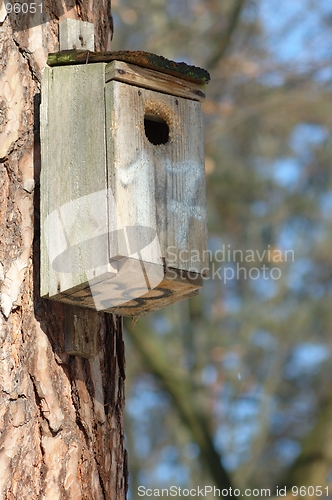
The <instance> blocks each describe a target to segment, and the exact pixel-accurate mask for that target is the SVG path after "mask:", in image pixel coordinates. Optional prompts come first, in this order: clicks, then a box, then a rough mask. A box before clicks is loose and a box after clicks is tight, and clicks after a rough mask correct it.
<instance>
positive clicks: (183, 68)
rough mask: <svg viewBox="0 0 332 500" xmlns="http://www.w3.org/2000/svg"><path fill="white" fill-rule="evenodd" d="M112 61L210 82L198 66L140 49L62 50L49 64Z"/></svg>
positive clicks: (200, 81)
mask: <svg viewBox="0 0 332 500" xmlns="http://www.w3.org/2000/svg"><path fill="white" fill-rule="evenodd" d="M111 61H124V62H127V63H130V64H135V65H137V66H141V67H143V68H150V69H153V70H155V71H158V72H160V73H168V74H169V75H172V76H175V77H178V78H184V79H186V80H188V81H192V82H194V83H196V84H199V85H203V84H205V83H209V81H210V75H209V73H208V72H207V71H206V70H205V69H203V68H198V67H196V66H190V65H188V64H186V63H184V62H180V63H178V62H175V61H170V60H169V59H166V57H163V56H159V55H157V54H151V53H150V52H143V51H140V50H135V51H130V50H119V51H112V52H102V51H99V52H90V51H89V50H62V51H61V52H56V53H52V54H49V55H48V58H47V64H49V66H62V65H66V64H70V65H77V64H91V63H92V64H95V63H101V62H104V63H107V62H111Z"/></svg>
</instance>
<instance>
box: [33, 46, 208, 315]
mask: <svg viewBox="0 0 332 500" xmlns="http://www.w3.org/2000/svg"><path fill="white" fill-rule="evenodd" d="M48 64H49V67H47V68H46V69H45V70H44V74H43V81H42V102H41V146H42V170H41V296H42V297H47V298H49V299H53V300H57V301H61V302H65V303H69V304H74V305H78V306H81V307H87V308H92V309H95V310H104V311H109V312H114V313H116V314H120V315H128V316H141V315H143V314H145V313H147V312H150V311H154V310H157V309H160V308H162V307H165V306H167V305H168V304H171V303H173V302H176V301H178V300H182V299H185V298H188V297H191V296H193V295H195V294H196V293H197V292H198V290H199V288H200V287H201V286H202V283H203V278H204V275H206V273H207V267H208V265H207V262H206V254H207V252H206V251H205V250H206V239H207V232H206V209H205V176H204V150H203V124H202V114H201V106H200V101H201V100H202V99H203V98H204V92H203V91H204V84H205V83H206V82H207V81H208V79H209V77H208V73H206V72H205V71H204V70H202V69H199V68H195V67H192V66H188V65H186V64H184V63H181V64H178V63H174V62H171V61H168V60H166V59H164V58H162V57H159V56H155V55H153V54H147V53H142V52H134V53H131V52H107V53H105V52H104V53H91V52H88V51H62V52H58V53H56V54H50V55H49V59H48Z"/></svg>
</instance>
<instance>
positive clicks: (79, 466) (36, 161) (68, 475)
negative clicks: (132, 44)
mask: <svg viewBox="0 0 332 500" xmlns="http://www.w3.org/2000/svg"><path fill="white" fill-rule="evenodd" d="M28 5H30V4H29V3H28ZM37 5H39V4H37ZM41 10H42V12H38V11H37V13H36V15H35V16H32V15H29V14H28V13H27V14H24V15H23V14H21V16H18V15H17V16H16V17H15V16H13V15H11V16H8V15H6V10H5V7H4V4H2V3H1V1H0V184H1V187H0V203H1V213H0V224H1V226H0V249H1V252H0V280H1V313H0V345H1V349H0V356H1V370H0V499H6V500H7V499H18V498H19V499H25V498H29V499H37V498H38V499H71V500H73V499H75V500H76V499H89V500H91V499H98V500H99V499H124V498H125V490H126V482H127V481H126V475H127V473H126V454H125V450H124V442H123V418H122V417H123V415H122V413H123V403H124V350H123V340H122V324H121V319H120V318H116V317H114V316H112V315H104V314H101V313H93V312H83V313H82V314H85V315H86V316H85V321H86V323H87V324H95V325H96V324H97V325H98V342H99V354H98V355H97V356H96V357H95V358H94V359H91V360H87V359H81V358H78V357H73V356H68V355H67V354H65V353H64V314H65V313H64V311H65V310H64V307H63V306H62V305H61V304H57V303H54V302H53V303H52V302H51V301H47V300H41V299H40V298H39V276H38V273H39V218H38V203H39V202H38V200H39V170H40V156H39V134H38V130H39V117H38V109H39V102H40V97H39V96H40V79H41V71H42V69H43V67H44V66H45V64H46V59H47V54H48V52H55V51H57V50H58V49H59V45H58V22H59V18H64V17H71V18H75V19H82V20H85V21H90V22H93V23H94V25H95V42H96V43H95V49H96V50H109V49H110V39H111V33H112V28H111V16H110V2H109V0H90V1H89V2H87V1H84V2H82V1H77V3H75V2H72V4H71V5H68V2H67V6H66V7H64V3H63V2H60V0H58V1H54V0H52V2H47V1H45V2H43V4H42V9H41ZM38 16H39V17H38ZM59 147H61V145H59ZM82 311H84V310H82Z"/></svg>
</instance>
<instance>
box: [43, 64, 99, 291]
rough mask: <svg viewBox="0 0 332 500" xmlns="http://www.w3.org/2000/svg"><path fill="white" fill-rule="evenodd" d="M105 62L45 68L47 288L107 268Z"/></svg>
mask: <svg viewBox="0 0 332 500" xmlns="http://www.w3.org/2000/svg"><path fill="white" fill-rule="evenodd" d="M104 67H105V65H104V64H94V65H77V66H62V67H54V68H47V69H45V71H44V75H43V83H42V104H41V146H42V170H41V230H42V248H41V260H42V264H41V282H42V285H41V290H42V295H43V296H46V295H48V296H49V297H50V298H52V297H53V298H54V297H57V296H59V294H60V295H61V294H62V293H66V294H69V295H70V290H71V289H74V288H75V290H77V289H78V288H80V287H82V288H84V287H86V286H87V285H88V282H89V280H90V279H93V278H94V277H96V276H98V275H101V274H103V273H107V272H108V270H109V264H108V254H109V249H108V212H107V180H106V152H105V151H106V141H105V107H104Z"/></svg>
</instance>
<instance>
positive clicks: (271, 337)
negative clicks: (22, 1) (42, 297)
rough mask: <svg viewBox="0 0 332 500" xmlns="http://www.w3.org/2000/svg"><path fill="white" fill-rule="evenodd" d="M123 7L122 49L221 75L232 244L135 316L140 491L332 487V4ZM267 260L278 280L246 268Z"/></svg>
mask: <svg viewBox="0 0 332 500" xmlns="http://www.w3.org/2000/svg"><path fill="white" fill-rule="evenodd" d="M112 12H113V16H114V22H115V36H114V41H113V50H121V49H130V50H145V51H150V52H154V53H158V54H161V55H164V56H165V57H168V58H170V59H173V60H176V61H185V62H187V63H189V64H195V65H197V66H201V67H203V68H206V69H207V70H208V71H209V72H210V73H211V77H212V80H211V82H210V84H209V85H208V87H207V98H206V100H205V102H204V103H203V112H204V119H205V150H206V175H207V205H208V218H209V248H210V249H211V250H212V251H213V252H215V251H216V250H224V256H225V259H224V262H215V261H212V262H211V263H210V266H211V275H210V279H208V280H206V281H205V284H204V288H203V291H202V292H201V294H200V295H199V297H197V298H195V299H191V300H190V301H186V302H183V303H179V304H176V305H173V306H170V307H168V308H166V309H164V310H162V311H160V312H158V313H154V314H151V315H149V316H147V317H146V318H141V319H139V320H138V321H137V323H136V325H135V326H134V327H133V325H132V324H131V322H127V323H126V324H125V327H126V336H127V374H128V380H127V414H126V437H127V447H128V448H129V467H130V485H131V491H130V498H131V499H135V498H136V497H137V486H138V485H144V486H146V487H152V488H153V487H156V488H161V487H167V486H170V485H177V486H181V487H191V486H192V487H194V486H197V485H200V486H203V485H205V484H208V485H213V484H215V485H217V486H218V487H220V488H222V487H225V488H226V487H229V486H232V487H233V488H234V487H237V488H245V487H246V488H265V487H268V488H271V491H272V492H274V490H275V486H276V485H278V486H279V487H282V486H286V485H288V486H291V485H293V484H294V485H299V486H301V485H307V486H309V485H311V486H316V485H318V486H326V485H330V484H331V482H332V381H331V378H332V377H331V372H332V370H331V328H332V238H331V227H332V169H331V159H332V140H331V129H332V54H331V52H332V4H331V3H330V2H319V1H318V0H297V1H296V2H295V1H294V2H289V0H223V1H220V0H144V2H143V0H135V1H134V0H112ZM228 249H229V250H230V251H231V252H233V250H242V251H243V252H244V255H246V254H245V252H246V250H248V249H250V250H254V252H256V250H257V251H258V254H256V259H255V261H252V262H247V261H246V260H245V259H242V260H241V258H240V259H239V261H238V262H236V259H233V254H232V253H231V254H230V259H227V250H228ZM264 250H265V254H264ZM286 250H292V251H293V252H294V258H285V257H283V258H280V256H281V255H283V256H285V255H286V254H285V251H286ZM220 255H221V254H220V253H219V256H220ZM288 255H289V256H290V257H291V254H288ZM237 256H239V257H241V254H239V253H237ZM219 260H220V259H219ZM237 264H238V265H240V267H242V268H245V269H244V270H242V271H241V272H240V277H239V279H236V266H237ZM263 265H265V266H266V268H267V269H268V273H267V275H268V279H266V278H264V277H263V276H262V273H260V275H259V277H258V278H257V273H254V272H252V274H251V275H252V277H253V278H251V279H250V278H248V275H247V279H245V272H249V271H250V269H252V268H258V269H261V268H262V266H263ZM226 268H227V269H230V268H232V269H233V270H234V271H235V278H234V279H229V280H225V279H224V277H223V272H224V271H225V269H226ZM218 269H220V274H219V276H221V279H220V277H218V275H217V274H216V273H215V276H214V277H213V273H214V272H215V271H216V270H218ZM272 270H274V275H273V276H274V277H276V276H277V277H279V276H280V278H279V279H273V278H272V277H271V275H270V272H271V271H272ZM226 272H227V271H226ZM228 272H229V271H228ZM230 274H231V272H229V274H228V275H230ZM331 487H332V486H331Z"/></svg>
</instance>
